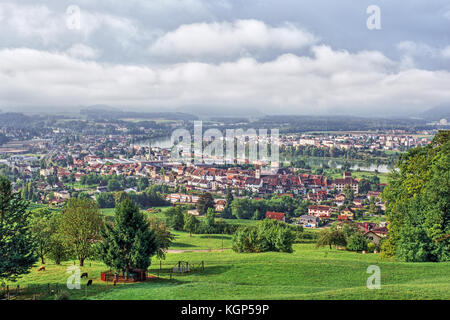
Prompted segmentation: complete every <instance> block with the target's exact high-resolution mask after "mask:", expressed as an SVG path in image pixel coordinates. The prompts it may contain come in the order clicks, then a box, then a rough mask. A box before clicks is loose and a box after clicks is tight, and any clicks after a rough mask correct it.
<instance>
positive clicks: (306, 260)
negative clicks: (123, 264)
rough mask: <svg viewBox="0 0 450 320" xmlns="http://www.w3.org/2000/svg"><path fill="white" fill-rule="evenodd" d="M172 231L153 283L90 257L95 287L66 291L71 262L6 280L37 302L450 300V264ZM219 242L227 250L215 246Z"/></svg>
mask: <svg viewBox="0 0 450 320" xmlns="http://www.w3.org/2000/svg"><path fill="white" fill-rule="evenodd" d="M174 234H175V237H176V238H175V241H174V243H173V245H172V247H171V248H170V249H171V250H175V251H171V252H169V253H168V254H167V257H166V259H165V260H162V261H161V262H160V261H159V260H156V259H154V260H153V261H152V266H151V267H150V270H149V272H150V273H151V274H153V275H155V276H159V279H157V280H151V281H147V282H145V283H135V284H119V285H118V286H116V287H113V286H112V285H111V283H108V284H106V283H105V282H102V281H100V272H101V271H105V270H107V269H108V268H107V267H106V266H104V265H103V263H101V262H98V261H87V262H85V266H84V267H82V268H81V272H88V274H89V279H92V280H93V285H92V286H90V287H88V288H87V290H86V285H85V284H86V282H87V279H82V285H81V290H76V289H74V290H68V289H67V288H65V284H66V281H67V277H68V276H69V274H68V273H66V270H67V267H68V266H71V265H73V263H74V262H73V261H68V262H65V263H63V264H62V265H61V266H57V265H55V264H52V263H48V264H47V265H46V270H45V271H37V267H38V266H39V265H37V266H36V267H34V268H33V269H32V271H31V273H30V274H27V275H25V276H24V277H22V278H21V279H20V280H19V281H18V282H17V283H14V284H13V283H10V285H13V286H15V285H17V284H19V285H20V286H21V287H22V288H33V286H34V287H35V288H41V290H44V291H45V293H46V294H45V295H42V296H41V298H42V299H54V298H55V294H54V292H53V291H55V290H58V289H57V288H59V290H60V291H63V292H65V294H66V295H68V296H69V298H70V299H175V300H183V299H256V300H261V299H447V300H448V299H450V263H404V262H396V261H389V260H381V259H380V257H379V255H378V254H361V253H354V252H348V251H343V250H336V249H332V250H330V249H328V248H320V249H317V248H315V246H314V244H295V245H294V252H293V253H291V254H289V253H275V252H269V253H252V254H242V253H239V254H238V253H234V252H233V251H232V250H230V249H226V248H230V247H231V236H227V235H224V236H222V235H192V237H191V236H190V235H189V234H188V233H186V232H175V233H174ZM222 241H223V243H224V248H225V251H223V252H221V251H217V250H218V249H221V248H222ZM196 250H203V251H201V252H199V251H196ZM180 251H181V252H180ZM178 261H187V262H189V263H190V264H191V265H193V266H194V270H193V272H190V273H187V274H182V275H181V274H175V273H174V274H172V276H171V274H170V270H171V269H172V268H173V267H174V266H175V265H177V263H178ZM202 261H203V262H204V270H203V269H202V268H200V266H201V263H202ZM370 265H376V266H378V267H379V268H380V270H381V289H379V290H377V289H373V290H369V289H368V288H367V287H366V281H367V278H368V277H369V276H370V275H371V274H368V273H366V270H367V268H368V267H369V266H370ZM22 298H30V296H23V297H22Z"/></svg>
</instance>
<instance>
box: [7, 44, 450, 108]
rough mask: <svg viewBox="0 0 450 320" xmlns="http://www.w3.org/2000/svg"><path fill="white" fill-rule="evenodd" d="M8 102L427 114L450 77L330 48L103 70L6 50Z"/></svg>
mask: <svg viewBox="0 0 450 320" xmlns="http://www.w3.org/2000/svg"><path fill="white" fill-rule="evenodd" d="M0 61H2V62H3V63H2V64H1V65H0V83H2V86H0V104H1V105H5V106H13V105H53V106H59V107H69V106H72V105H73V103H74V101H76V104H78V105H91V104H103V103H104V104H110V105H115V106H140V107H158V108H160V109H161V108H165V107H166V108H167V107H178V106H182V105H187V104H196V105H206V106H210V107H214V106H215V107H216V108H218V106H235V107H239V106H241V107H252V108H256V109H260V110H262V111H265V112H269V113H280V112H283V113H325V112H328V111H334V112H349V111H351V112H352V113H358V112H366V113H368V112H375V114H376V115H379V116H381V115H383V114H386V113H397V114H398V113H400V112H402V111H417V110H423V109H425V108H427V107H429V106H432V105H438V104H440V103H443V102H446V101H450V91H449V90H448V88H449V87H450V73H449V72H447V71H426V70H420V69H409V70H399V68H398V67H399V66H398V65H399V64H398V63H396V62H393V61H391V60H389V59H388V58H386V57H385V56H384V55H382V54H381V53H379V52H374V51H365V52H359V53H355V54H353V53H349V52H347V51H335V50H332V49H331V48H329V47H326V46H317V47H313V48H312V57H309V56H297V55H294V54H284V55H281V56H279V57H278V58H276V59H274V60H271V61H267V62H258V61H257V60H255V59H253V58H242V59H239V60H237V61H235V62H226V63H221V64H208V63H199V62H189V63H178V64H173V65H167V66H159V67H145V66H133V65H120V64H115V65H114V64H101V63H97V62H93V61H84V60H79V59H75V58H72V57H70V56H68V55H65V54H58V53H48V52H43V51H37V50H30V49H12V50H11V49H4V50H0Z"/></svg>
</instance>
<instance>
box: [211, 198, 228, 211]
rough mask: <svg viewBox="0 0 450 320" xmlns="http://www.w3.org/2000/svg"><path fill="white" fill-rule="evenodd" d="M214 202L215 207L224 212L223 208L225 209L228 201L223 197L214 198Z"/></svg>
mask: <svg viewBox="0 0 450 320" xmlns="http://www.w3.org/2000/svg"><path fill="white" fill-rule="evenodd" d="M214 202H215V203H214V207H215V209H216V211H218V212H222V211H223V209H225V205H226V204H227V202H226V201H225V200H223V199H218V200H214Z"/></svg>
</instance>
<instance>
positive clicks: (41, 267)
mask: <svg viewBox="0 0 450 320" xmlns="http://www.w3.org/2000/svg"><path fill="white" fill-rule="evenodd" d="M37 271H45V266H40V267H39V268H38V269H37Z"/></svg>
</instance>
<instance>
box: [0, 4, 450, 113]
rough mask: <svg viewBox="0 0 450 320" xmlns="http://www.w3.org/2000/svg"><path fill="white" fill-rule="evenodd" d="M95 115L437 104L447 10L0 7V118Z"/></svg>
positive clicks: (448, 84) (443, 82)
mask: <svg viewBox="0 0 450 320" xmlns="http://www.w3.org/2000/svg"><path fill="white" fill-rule="evenodd" d="M370 5H377V6H378V7H379V8H380V17H381V29H379V30H369V29H368V27H367V23H366V22H367V20H368V18H369V16H370V15H371V13H369V14H368V13H367V8H368V7H369V6H370ZM96 104H106V105H111V106H115V107H120V108H124V109H128V110H132V109H133V110H148V111H155V110H157V111H164V110H165V111H172V110H180V111H182V110H190V109H192V108H194V107H199V108H203V110H204V109H205V108H207V109H210V110H227V111H228V112H233V110H243V109H251V110H259V111H261V112H264V113H267V114H277V113H284V114H357V115H378V116H380V115H386V116H390V115H395V116H398V115H411V114H415V113H420V112H422V111H425V110H427V109H428V108H430V107H434V106H437V105H447V106H450V4H449V2H448V0H433V1H426V0H421V1H418V0H409V1H400V0H386V1H381V0H370V1H366V0H359V1H354V0H339V1H335V0H314V1H312V0H311V1H309V0H308V1H298V0H276V1H275V0H271V1H267V0H254V1H251V0H205V1H203V0H128V1H115V0H99V1H95V3H94V1H91V0H81V1H75V0H72V1H65V0H47V1H32V0H14V1H12V0H11V1H4V0H0V109H3V110H22V109H24V108H31V109H33V108H38V107H44V106H45V107H51V108H53V109H54V110H58V111H66V110H72V108H74V107H79V106H87V105H96Z"/></svg>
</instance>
